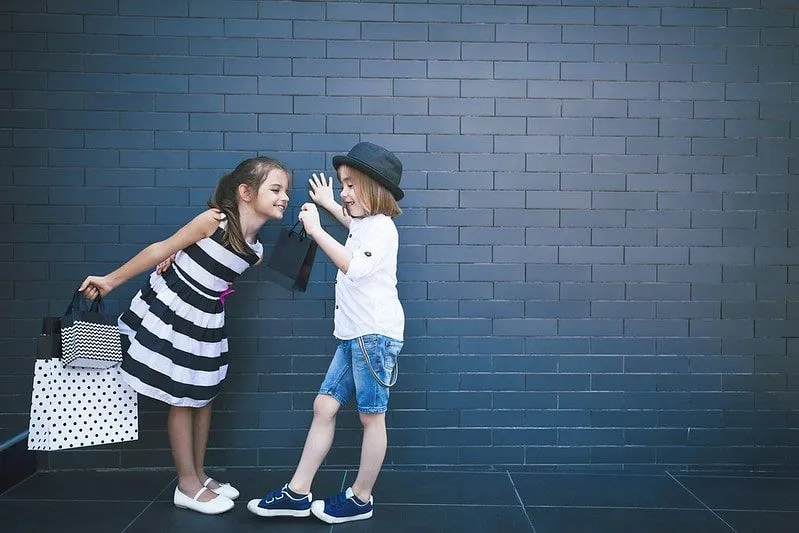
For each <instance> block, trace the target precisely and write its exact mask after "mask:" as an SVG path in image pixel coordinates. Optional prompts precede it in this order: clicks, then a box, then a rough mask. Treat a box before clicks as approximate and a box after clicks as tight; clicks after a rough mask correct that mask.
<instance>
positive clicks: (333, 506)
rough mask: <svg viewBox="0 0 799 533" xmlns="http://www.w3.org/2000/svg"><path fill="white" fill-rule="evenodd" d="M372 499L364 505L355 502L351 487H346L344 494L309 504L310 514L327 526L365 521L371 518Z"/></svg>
mask: <svg viewBox="0 0 799 533" xmlns="http://www.w3.org/2000/svg"><path fill="white" fill-rule="evenodd" d="M372 507H373V498H371V497H370V498H369V501H368V502H366V503H363V504H361V503H358V502H357V501H355V494H354V493H353V492H352V487H348V488H347V490H345V491H344V492H340V493H338V494H336V495H335V496H329V497H327V498H325V499H324V500H316V501H315V502H313V503H312V504H311V512H312V513H313V514H314V516H315V517H316V518H318V519H319V520H322V521H323V522H327V523H328V524H341V523H343V522H352V521H353V520H366V519H367V518H372Z"/></svg>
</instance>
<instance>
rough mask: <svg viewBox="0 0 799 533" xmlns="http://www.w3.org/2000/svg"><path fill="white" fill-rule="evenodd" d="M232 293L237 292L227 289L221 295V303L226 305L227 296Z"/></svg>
mask: <svg viewBox="0 0 799 533" xmlns="http://www.w3.org/2000/svg"><path fill="white" fill-rule="evenodd" d="M231 292H236V291H234V290H233V289H231V288H230V287H228V288H227V289H225V290H223V291H222V292H221V293H219V301H220V302H222V305H225V296H227V295H228V294H230V293H231Z"/></svg>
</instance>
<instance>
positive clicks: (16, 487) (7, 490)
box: [0, 472, 39, 501]
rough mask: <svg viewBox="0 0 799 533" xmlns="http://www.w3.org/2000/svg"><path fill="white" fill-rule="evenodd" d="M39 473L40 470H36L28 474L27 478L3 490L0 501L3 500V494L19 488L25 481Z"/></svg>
mask: <svg viewBox="0 0 799 533" xmlns="http://www.w3.org/2000/svg"><path fill="white" fill-rule="evenodd" d="M38 475H39V472H34V473H33V474H31V475H29V476H27V477H26V478H25V479H23V480H21V481H19V482H18V483H15V484H13V485H11V486H10V487H8V488H7V489H6V490H4V491H3V492H0V501H2V500H3V495H5V494H8V493H9V492H11V491H12V490H14V489H18V488H19V487H21V486H22V485H24V484H25V483H27V482H28V481H30V480H31V479H33V478H35V477H36V476H38Z"/></svg>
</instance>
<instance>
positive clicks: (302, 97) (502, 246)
mask: <svg viewBox="0 0 799 533" xmlns="http://www.w3.org/2000/svg"><path fill="white" fill-rule="evenodd" d="M0 66H2V75H0V161H2V164H1V165H0V192H1V194H0V203H2V204H4V209H0V220H2V221H3V222H4V224H5V231H4V232H3V235H4V238H3V239H2V240H0V295H1V296H0V299H2V300H3V305H2V306H0V309H2V311H0V313H2V317H3V320H2V321H0V339H2V343H0V385H2V387H0V427H24V426H25V425H26V424H27V412H28V406H29V403H28V402H29V396H30V388H31V373H32V368H33V349H32V339H33V338H34V337H35V336H36V334H37V332H38V330H37V328H38V325H39V321H40V318H41V317H42V316H44V315H46V314H50V313H61V312H62V311H63V309H64V308H65V306H66V303H67V300H68V299H69V297H70V295H71V292H72V291H73V290H74V288H75V286H76V284H77V283H78V281H80V280H81V279H82V278H83V276H85V275H87V274H89V273H101V272H105V271H108V270H110V269H112V268H114V267H115V266H116V265H117V264H119V263H120V262H121V261H123V260H125V259H126V258H128V257H129V256H131V255H133V254H134V253H135V252H137V251H138V250H139V249H140V248H142V247H143V246H144V245H145V244H147V243H149V242H151V241H153V240H157V239H160V238H163V237H164V236H166V235H169V234H170V233H171V232H172V231H174V230H175V229H176V228H177V227H178V226H179V225H180V224H182V223H184V222H185V221H186V220H188V219H189V218H190V217H192V216H193V215H194V214H195V213H197V211H198V210H200V209H202V207H203V205H204V201H205V199H206V198H207V196H208V195H209V193H210V192H211V190H212V188H213V186H214V183H215V182H216V179H217V178H218V176H219V175H221V173H223V172H224V171H225V170H226V169H229V168H231V167H232V166H233V165H235V164H236V163H237V162H238V161H239V160H241V159H243V158H245V157H249V156H252V155H255V154H269V155H274V156H277V157H279V158H282V159H284V160H285V161H286V162H287V163H288V164H289V165H290V166H291V167H292V168H293V169H294V170H295V178H296V181H295V187H294V190H293V194H292V212H291V213H290V215H289V216H290V218H294V217H295V216H296V208H297V206H298V205H299V204H300V203H301V202H302V201H303V197H304V194H305V185H304V181H305V179H306V177H307V175H308V173H309V172H310V171H315V170H320V169H330V167H331V165H330V157H331V156H332V155H333V154H335V153H340V152H345V151H346V150H348V149H349V147H350V146H351V145H352V144H354V143H355V142H357V141H359V140H371V141H375V142H378V143H382V144H385V145H386V146H388V147H389V148H391V149H393V150H395V151H396V152H398V153H399V154H400V155H401V157H402V159H403V160H404V162H405V176H404V178H403V185H404V187H405V188H406V190H407V197H406V200H405V202H404V207H405V215H404V216H403V217H402V218H400V219H399V225H400V235H401V242H402V247H401V251H400V263H401V264H400V269H399V278H400V294H401V296H402V299H403V302H404V304H405V308H406V310H407V315H408V322H407V343H406V348H405V350H404V353H403V356H402V361H401V368H402V374H401V378H400V380H399V383H398V385H397V388H396V389H395V390H394V391H393V393H392V404H391V406H392V409H391V412H390V414H389V416H388V423H389V426H390V428H391V429H390V442H391V446H390V450H389V454H388V458H387V463H388V464H389V465H396V466H425V465H451V466H475V465H477V466H490V467H498V468H506V467H509V468H551V467H558V468H561V467H562V468H583V467H589V468H606V467H624V468H663V467H672V468H685V467H700V468H706V467H735V468H745V469H752V468H754V469H772V468H773V469H778V468H786V467H790V468H794V467H796V466H797V464H798V463H799V444H798V443H799V440H797V431H799V430H798V429H797V428H799V418H798V417H797V415H796V412H797V411H796V406H797V405H799V363H798V361H799V341H797V336H799V252H797V241H798V239H797V230H796V228H797V227H799V216H798V213H799V209H798V208H799V176H797V174H799V141H797V131H799V10H797V9H796V5H795V3H794V2H790V1H788V0H641V1H638V0H608V1H602V2H585V1H582V0H560V1H557V0H556V1H555V2H550V1H542V2H515V1H511V0H508V1H504V0H496V1H494V0H486V1H474V2H460V3H458V2H447V1H441V2H438V1H436V2H432V1H431V2H429V3H426V2H416V1H413V2H411V1H408V2H403V1H389V2H382V1H373V2H353V3H348V2H332V1H330V2H305V1H286V2H283V1H281V2H273V1H241V2H211V1H208V0H173V1H168V2H154V1H146V2H142V1H140V0H73V1H69V2H66V1H60V0H59V1H52V0H50V1H45V0H27V1H24V2H23V1H21V0H7V1H6V2H4V4H3V8H2V11H0ZM328 222H331V221H330V219H328ZM278 229H279V228H278V227H277V226H267V227H266V228H265V229H264V231H263V234H262V238H263V240H264V241H265V242H267V243H270V242H272V241H273V240H274V238H275V236H276V233H277V231H278ZM334 231H335V232H336V235H338V236H339V237H342V238H343V237H344V234H343V233H342V232H341V231H340V230H339V229H334ZM263 275H264V274H263V272H262V271H261V272H259V271H254V272H250V273H248V274H247V275H246V276H245V278H244V279H243V280H242V281H241V282H240V283H238V285H237V293H236V294H235V295H234V297H232V299H231V300H232V301H231V303H230V306H229V315H230V320H229V322H230V334H231V348H232V353H233V355H232V365H231V375H230V381H229V383H228V386H227V390H226V392H225V394H224V395H223V396H222V397H221V398H220V399H219V401H218V402H217V405H216V414H215V418H214V423H213V430H212V434H211V443H210V445H211V449H210V451H209V463H211V464H214V465H228V466H241V465H248V466H250V465H261V466H264V467H271V466H290V465H293V464H294V463H295V462H296V460H297V458H298V456H299V453H300V448H301V445H302V442H303V439H304V435H305V431H306V428H307V425H308V423H309V421H310V418H311V411H310V409H311V402H312V400H313V396H314V392H315V390H316V388H317V387H318V385H319V383H320V380H321V377H322V373H323V372H324V370H325V368H326V364H327V362H328V360H329V357H330V354H331V353H332V350H333V347H334V342H333V340H332V339H331V336H330V333H331V329H332V296H333V290H332V280H333V278H334V275H335V270H334V268H333V267H332V265H331V264H330V263H329V262H327V261H326V260H324V259H322V258H320V260H319V262H318V264H317V265H316V267H315V269H314V272H313V279H312V283H311V286H310V288H309V290H308V292H307V293H305V294H291V293H288V292H286V291H284V290H282V289H280V288H278V287H276V286H274V285H272V284H270V283H269V282H267V281H265V280H264V278H263ZM140 282H141V278H139V279H137V280H135V281H133V282H131V283H129V284H128V285H127V286H125V287H123V288H120V289H119V290H118V291H117V292H116V294H114V295H113V298H111V299H110V300H109V302H108V303H109V306H110V307H111V310H112V311H114V312H117V311H119V309H120V308H121V306H123V305H125V304H126V303H127V301H128V300H129V298H130V297H131V296H132V294H133V293H134V292H135V290H136V289H137V286H138V285H139V283H140ZM164 426H165V410H164V408H163V406H160V405H157V404H156V403H154V402H151V401H148V400H146V399H144V400H143V401H142V410H141V430H142V431H141V438H140V440H139V442H137V443H133V444H126V445H124V446H109V447H103V448H94V449H83V450H77V451H71V452H61V453H57V454H55V453H54V454H51V455H50V456H49V457H46V458H45V466H47V467H50V468H75V467H142V466H168V465H170V464H171V458H170V455H169V450H168V444H167V439H166V435H165V431H164ZM340 426H341V429H340V430H339V432H338V433H337V436H336V447H335V448H334V451H333V452H332V454H331V456H330V458H329V460H328V464H329V465H341V464H347V465H351V464H354V463H356V462H357V457H358V447H357V445H358V442H359V428H358V421H357V417H356V416H355V415H354V414H353V413H352V411H351V410H350V411H346V412H345V413H343V414H342V415H341V417H340Z"/></svg>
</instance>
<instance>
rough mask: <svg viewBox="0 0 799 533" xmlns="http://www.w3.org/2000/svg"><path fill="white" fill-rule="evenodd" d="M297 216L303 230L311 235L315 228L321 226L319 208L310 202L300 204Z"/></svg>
mask: <svg viewBox="0 0 799 533" xmlns="http://www.w3.org/2000/svg"><path fill="white" fill-rule="evenodd" d="M297 218H299V220H300V222H302V226H303V227H304V228H305V232H306V233H307V234H308V235H310V236H311V237H313V234H314V233H315V232H316V230H318V229H320V228H321V227H322V223H321V222H320V221H319V210H318V209H317V208H316V206H315V205H314V204H312V203H311V202H305V203H304V204H302V207H301V208H300V214H299V216H298V217H297Z"/></svg>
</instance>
